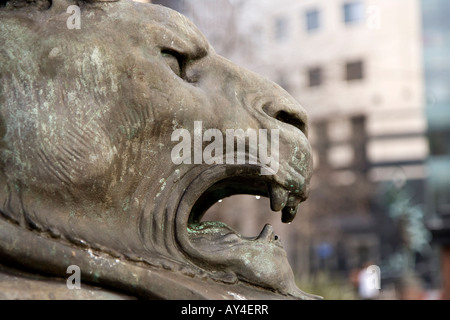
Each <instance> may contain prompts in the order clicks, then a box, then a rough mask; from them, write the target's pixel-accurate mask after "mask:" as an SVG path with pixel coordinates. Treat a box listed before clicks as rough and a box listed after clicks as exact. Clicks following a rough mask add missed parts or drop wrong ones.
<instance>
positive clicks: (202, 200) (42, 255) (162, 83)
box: [0, 0, 315, 299]
mask: <svg viewBox="0 0 450 320" xmlns="http://www.w3.org/2000/svg"><path fill="white" fill-rule="evenodd" d="M70 6H75V8H76V9H78V10H74V11H70V10H68V8H69V7H70ZM72 8H74V7H72ZM75 15H76V16H75ZM70 19H76V21H75V22H74V21H71V20H70ZM72 22H73V24H72V25H71V24H70V23H72ZM198 123H201V125H202V127H201V129H200V130H203V131H202V132H206V131H205V130H207V129H215V130H216V131H214V132H216V133H217V132H222V133H223V134H225V132H226V130H227V129H234V130H238V129H242V130H247V129H254V130H266V131H263V132H264V133H268V134H269V136H270V133H271V132H276V133H277V136H276V137H277V140H271V139H268V141H266V142H267V143H265V144H266V146H267V148H269V150H270V147H274V146H276V148H272V153H273V152H276V153H277V154H276V155H277V157H272V160H273V161H274V163H273V165H274V166H272V169H273V168H275V169H274V170H272V173H267V172H266V173H265V174H263V173H262V171H261V168H262V166H263V165H264V164H267V161H265V162H263V161H262V158H261V157H260V155H261V153H255V152H253V151H254V150H253V149H252V148H251V146H250V147H246V148H245V149H241V151H242V150H243V151H242V154H243V155H244V156H245V155H248V154H253V155H254V156H255V159H253V161H245V162H242V161H241V162H239V161H236V162H234V163H230V162H229V161H221V160H222V159H221V158H220V156H219V157H217V154H219V155H220V153H218V152H217V151H218V149H217V148H219V147H217V146H218V145H216V146H215V147H216V148H215V149H214V150H215V151H216V158H215V161H209V163H207V161H206V162H205V161H201V162H198V161H197V162H196V161H194V160H195V159H194V160H192V161H178V160H180V159H181V158H180V159H178V160H177V161H175V160H174V159H173V154H174V152H173V150H174V147H175V146H176V145H177V143H179V142H180V137H178V140H176V139H174V136H173V133H174V132H175V131H176V130H179V129H183V130H186V132H191V133H192V134H193V135H194V140H195V139H196V137H197V136H198V134H199V132H197V131H198V128H196V127H195V126H196V124H198ZM196 130H197V131H196ZM271 130H272V131H271ZM275 130H276V131H275ZM307 130H308V120H307V114H306V112H305V110H304V109H303V108H302V106H301V105H300V104H299V103H298V102H296V101H295V100H294V99H293V98H292V97H291V96H290V95H289V94H288V93H287V92H285V91H284V90H283V89H281V88H280V87H279V86H278V85H276V84H274V83H272V82H270V81H269V80H267V79H265V78H263V77H261V76H259V75H257V74H254V73H252V72H250V71H247V70H245V69H243V68H241V67H238V66H236V65H234V64H233V63H231V62H230V61H228V60H226V59H225V58H223V57H221V56H219V55H218V54H216V53H215V52H214V49H213V48H212V47H211V46H210V44H209V43H208V41H207V40H206V39H205V37H204V36H203V35H202V34H201V33H200V32H199V31H198V29H197V28H196V27H195V26H194V25H193V24H192V23H191V22H189V21H188V20H187V19H186V18H185V17H184V16H182V15H181V14H179V13H177V12H176V11H173V10H171V9H168V8H165V7H163V6H160V5H152V4H143V3H137V2H132V1H129V0H120V1H117V2H98V1H77V2H73V1H66V0H53V1H45V0H35V1H31V0H26V1H25V0H15V1H6V2H3V3H2V6H1V7H0V263H1V264H2V265H5V266H8V268H13V269H16V270H23V271H24V272H25V271H26V272H29V273H30V274H36V275H40V276H41V277H47V276H48V277H60V278H62V279H64V278H65V277H67V274H66V269H67V267H68V266H70V265H76V266H78V267H79V269H80V270H81V282H82V283H89V284H93V285H96V286H99V287H101V288H108V290H113V291H114V290H116V291H118V292H124V293H126V294H128V295H130V296H133V297H137V298H145V299H235V298H237V297H239V298H246V299H285V298H293V299H310V298H315V296H313V295H309V294H306V293H304V292H302V291H301V290H300V289H298V288H297V286H296V284H295V281H294V276H293V272H292V270H291V267H290V266H289V263H288V261H287V257H286V253H285V251H284V249H283V248H282V245H281V242H280V239H279V237H278V236H277V235H275V233H274V231H273V228H272V227H271V226H270V225H266V226H265V227H264V229H263V230H262V231H261V233H260V234H259V235H258V236H256V237H254V238H246V237H244V236H242V235H240V234H238V233H237V232H236V231H234V230H233V229H232V228H230V227H229V226H227V225H226V224H224V223H222V222H219V221H203V220H202V217H203V214H204V213H205V212H206V210H207V209H208V208H209V207H210V206H211V205H212V204H214V203H215V202H217V201H218V200H220V199H222V198H224V197H227V196H231V195H234V194H254V195H261V196H265V197H269V198H270V200H271V208H272V210H273V211H281V212H282V213H281V215H282V219H283V221H285V222H290V221H292V219H293V218H294V216H295V213H296V211H297V207H298V205H299V203H300V202H302V201H304V200H305V199H306V198H307V195H308V184H309V181H310V178H311V173H312V157H311V147H310V144H309V142H308V139H307ZM202 132H200V137H201V134H202ZM196 134H197V136H196ZM216 138H217V137H216ZM233 139H234V138H233ZM244 140H245V141H247V140H249V137H244ZM210 141H212V139H210ZM233 141H234V140H233ZM197 142H198V141H197ZM260 142H261V141H258V145H257V146H259V147H261V144H260ZM200 143H201V147H202V148H203V149H202V150H206V149H205V146H206V145H207V144H208V141H205V140H203V141H201V142H200ZM275 144H276V145H275ZM223 148H224V150H223V153H221V154H222V157H223V158H224V159H225V157H226V156H227V155H228V154H229V150H225V143H224V145H223ZM236 148H237V146H236ZM219 150H220V148H219ZM252 150H253V151H252ZM183 152H184V153H185V154H184V153H183ZM183 152H182V153H179V155H180V157H182V156H183V154H184V156H186V155H187V151H186V150H184V151H183ZM227 152H228V153H227ZM269 153H270V152H269ZM236 155H238V153H236ZM273 155H274V154H273ZM194 156H195V155H194ZM219 158H220V159H219ZM185 160H186V159H185ZM260 160H261V161H260ZM266 160H267V159H266ZM275 162H276V163H275ZM243 214H245V213H243Z"/></svg>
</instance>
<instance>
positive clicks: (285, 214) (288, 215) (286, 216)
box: [281, 206, 298, 223]
mask: <svg viewBox="0 0 450 320" xmlns="http://www.w3.org/2000/svg"><path fill="white" fill-rule="evenodd" d="M297 208H298V206H295V207H290V206H285V207H284V208H283V210H281V221H282V222H284V223H290V222H292V220H294V218H295V214H296V213H297Z"/></svg>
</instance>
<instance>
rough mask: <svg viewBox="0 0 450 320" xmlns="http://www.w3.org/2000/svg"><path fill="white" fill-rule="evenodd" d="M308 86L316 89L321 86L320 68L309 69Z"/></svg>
mask: <svg viewBox="0 0 450 320" xmlns="http://www.w3.org/2000/svg"><path fill="white" fill-rule="evenodd" d="M308 77H309V86H310V87H317V86H320V85H321V84H322V68H311V69H309V70H308Z"/></svg>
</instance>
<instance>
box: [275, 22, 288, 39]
mask: <svg viewBox="0 0 450 320" xmlns="http://www.w3.org/2000/svg"><path fill="white" fill-rule="evenodd" d="M287 35H288V21H287V19H286V18H284V17H279V18H277V19H276V20H275V39H277V40H283V39H285V38H287Z"/></svg>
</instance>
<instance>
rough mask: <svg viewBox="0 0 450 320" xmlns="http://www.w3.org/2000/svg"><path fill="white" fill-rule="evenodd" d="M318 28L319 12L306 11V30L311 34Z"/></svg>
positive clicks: (314, 10) (315, 10)
mask: <svg viewBox="0 0 450 320" xmlns="http://www.w3.org/2000/svg"><path fill="white" fill-rule="evenodd" d="M319 27H320V14H319V10H317V9H313V10H308V11H306V30H307V31H308V32H312V31H314V30H317V29H319Z"/></svg>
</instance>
